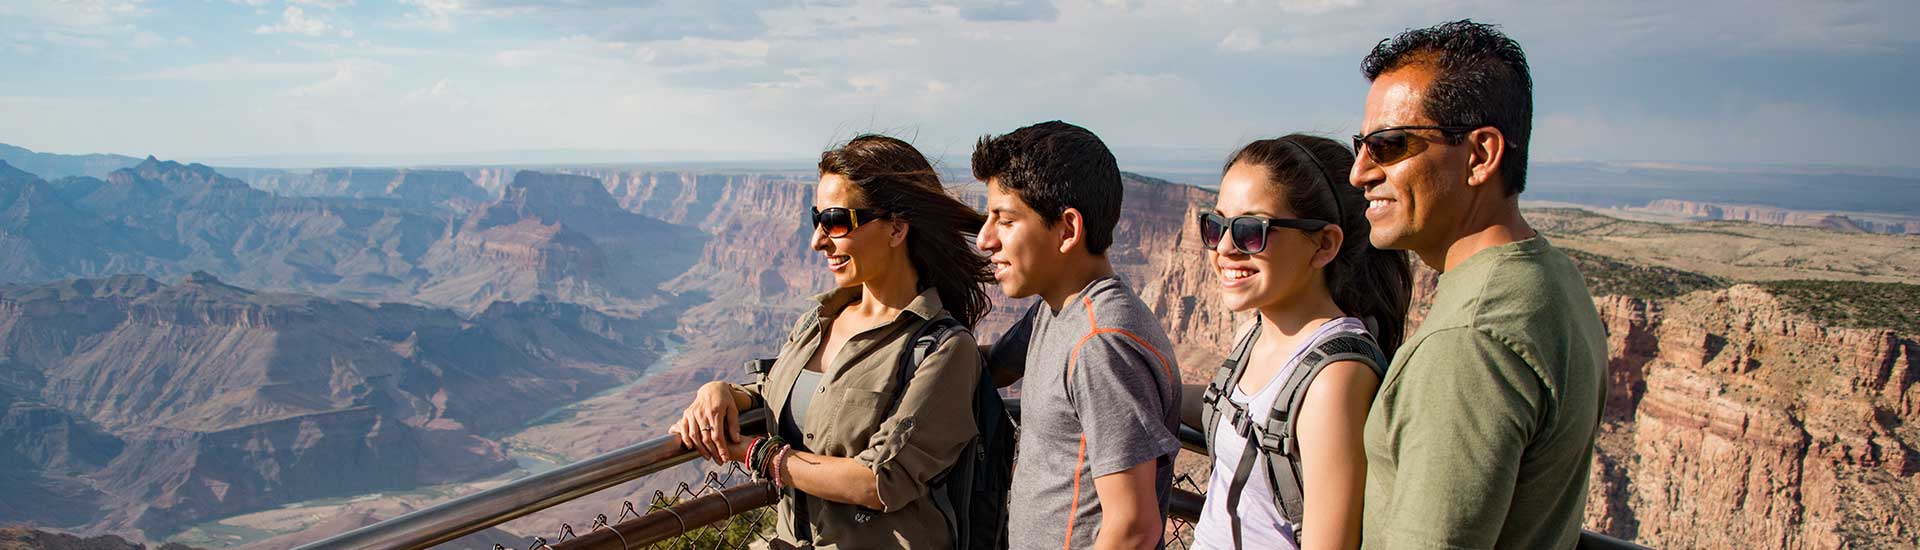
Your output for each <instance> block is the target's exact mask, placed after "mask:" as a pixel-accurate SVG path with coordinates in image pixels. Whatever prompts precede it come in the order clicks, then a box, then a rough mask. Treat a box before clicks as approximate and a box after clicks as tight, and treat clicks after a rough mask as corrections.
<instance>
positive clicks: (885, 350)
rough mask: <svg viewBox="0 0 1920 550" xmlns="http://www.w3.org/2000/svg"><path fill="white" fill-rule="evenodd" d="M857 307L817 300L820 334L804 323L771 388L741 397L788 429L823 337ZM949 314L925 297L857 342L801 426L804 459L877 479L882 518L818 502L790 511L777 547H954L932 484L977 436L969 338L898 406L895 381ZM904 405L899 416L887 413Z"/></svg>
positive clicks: (976, 364)
mask: <svg viewBox="0 0 1920 550" xmlns="http://www.w3.org/2000/svg"><path fill="white" fill-rule="evenodd" d="M859 297H860V289H859V288H843V289H839V290H835V291H833V292H828V293H825V294H821V295H819V296H815V297H814V300H815V301H816V302H817V303H818V304H819V306H818V309H817V310H816V312H817V314H818V315H819V319H820V322H819V325H817V326H815V328H814V330H812V331H802V330H801V329H802V328H803V325H804V324H805V323H804V319H803V321H802V322H801V323H796V326H795V327H794V329H795V332H794V333H793V334H792V335H791V336H790V337H789V338H788V341H787V343H786V344H785V345H784V346H782V347H781V349H780V357H779V359H777V360H776V361H775V363H774V365H773V369H772V370H771V371H769V372H768V374H767V378H766V379H765V380H764V381H762V382H760V383H755V384H748V385H745V386H740V389H742V390H745V391H746V392H747V393H748V394H749V395H751V396H753V398H754V400H756V401H759V402H763V403H766V404H767V409H768V411H769V412H771V413H772V420H771V421H770V422H769V425H770V426H779V425H780V420H781V415H782V414H785V409H786V407H785V405H786V403H787V400H788V399H789V398H790V397H791V396H790V393H791V391H792V389H793V385H794V380H795V379H796V378H798V377H799V376H800V370H801V369H803V368H805V367H806V364H807V362H808V361H809V360H811V359H812V358H813V356H814V354H815V353H816V352H817V351H818V350H819V348H820V345H821V340H822V336H823V335H824V333H823V331H822V329H821V328H820V327H822V326H826V324H828V323H832V322H833V318H834V317H836V316H838V315H840V313H841V312H842V311H843V310H845V309H846V308H847V306H848V305H850V304H852V303H853V302H854V301H855V300H856V299H858V298H859ZM942 309H943V308H942V305H941V303H940V295H939V293H937V292H936V291H934V290H933V289H927V290H925V291H922V292H921V293H920V295H919V296H918V297H916V298H914V300H913V302H912V303H910V304H908V306H907V308H906V309H905V310H903V311H901V312H900V314H899V315H898V316H896V317H895V318H894V319H893V321H891V322H889V323H886V324H884V325H881V326H879V327H874V328H871V329H868V330H865V331H862V332H860V333H858V334H855V335H853V336H852V337H851V338H850V339H848V340H847V343H846V344H844V347H842V348H841V349H840V351H839V353H838V354H836V355H835V356H834V360H833V363H832V364H829V365H826V366H825V367H824V368H825V371H826V372H824V373H823V375H822V380H821V382H820V385H819V386H818V388H816V389H815V392H817V393H816V394H815V395H814V396H813V401H812V405H811V406H810V407H808V410H807V413H806V414H805V415H804V416H806V418H802V419H798V420H799V422H797V424H799V426H800V428H801V429H802V430H804V432H805V433H804V435H802V436H801V438H802V440H803V441H802V442H801V443H802V446H803V447H805V448H806V449H808V450H810V451H812V452H814V453H818V454H822V455H826V456H835V457H844V458H851V459H854V460H856V461H858V462H859V463H860V464H861V465H862V466H866V467H867V468H868V469H870V470H873V475H874V483H875V484H876V485H877V486H878V488H879V490H880V502H881V503H882V504H884V505H885V509H883V510H863V509H862V508H861V507H859V506H855V505H852V504H841V503H836V502H829V501H827V500H826V499H822V498H818V497H810V498H805V499H801V500H795V499H793V498H787V499H783V500H781V501H780V504H779V506H778V507H777V512H778V514H777V515H778V519H777V521H776V522H775V526H774V528H775V535H776V536H775V540H774V541H773V543H772V544H771V545H770V547H772V548H816V549H822V550H825V549H832V548H916V549H921V548H931V549H940V548H951V547H953V544H954V541H953V537H952V535H951V534H950V532H949V531H948V525H947V519H946V516H945V515H943V514H942V512H941V511H940V509H939V506H938V505H937V504H935V503H934V502H933V500H932V499H930V498H928V491H929V484H930V483H931V482H932V480H933V478H934V477H936V476H938V475H940V474H941V473H942V472H944V471H946V469H947V468H948V467H950V466H952V465H953V464H954V462H956V461H958V460H959V459H960V453H961V452H962V451H964V450H965V449H966V444H967V442H969V441H971V440H972V439H973V437H974V435H975V432H976V430H975V429H974V425H973V389H974V385H975V383H976V382H977V381H978V380H979V379H980V368H981V366H980V352H979V350H978V348H976V347H975V344H974V341H973V335H972V333H970V332H966V331H961V332H956V333H954V334H953V335H952V336H950V337H948V338H947V339H946V341H945V342H944V343H943V344H942V345H940V346H939V347H938V348H935V349H933V350H931V351H930V352H929V353H928V354H927V357H926V359H925V360H924V361H922V362H921V363H920V364H919V365H918V366H917V368H916V369H915V370H914V371H913V373H912V377H913V379H912V383H911V384H910V385H909V386H908V388H907V392H906V394H905V395H899V394H898V391H899V389H900V382H901V381H900V380H897V378H898V371H899V365H900V357H901V353H902V352H903V351H905V350H906V349H907V348H908V347H909V346H911V345H913V342H912V340H913V334H914V332H915V331H917V330H919V328H920V326H921V325H923V324H925V323H927V322H929V321H931V320H932V319H934V318H935V317H938V316H939V315H940V314H941V312H942ZM895 402H898V403H899V405H898V406H897V407H890V405H891V404H892V403H895ZM889 410H891V411H892V412H891V413H889V412H888V411H889ZM791 492H792V491H791V490H789V493H791ZM798 502H804V503H805V506H806V507H807V510H806V519H807V524H808V525H807V526H806V529H805V530H806V531H811V535H812V536H811V540H810V541H809V540H802V538H801V537H799V536H798V535H797V534H796V532H795V531H796V529H795V528H796V527H797V526H796V525H795V522H796V521H798V517H797V515H796V514H795V506H796V503H798Z"/></svg>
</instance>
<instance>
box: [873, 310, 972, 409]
mask: <svg viewBox="0 0 1920 550" xmlns="http://www.w3.org/2000/svg"><path fill="white" fill-rule="evenodd" d="M963 330H967V327H966V325H962V324H960V320H959V319H954V318H953V316H951V315H947V314H945V313H941V314H940V316H939V317H934V318H933V319H929V320H928V321H927V322H925V323H921V324H920V328H919V329H917V330H915V331H914V333H913V344H912V345H909V346H907V349H905V350H901V352H900V363H899V366H898V369H899V370H898V371H897V372H895V373H894V374H893V378H894V380H895V382H894V388H895V389H894V391H893V400H892V401H891V402H889V403H888V404H887V413H886V414H883V415H880V418H881V419H882V420H885V419H886V418H887V417H890V416H893V413H894V411H897V410H899V409H900V402H901V401H902V400H905V399H906V398H907V386H908V385H910V384H912V383H913V374H914V371H915V370H919V368H920V363H921V362H924V361H926V360H927V356H928V355H932V354H933V350H936V349H940V345H941V344H945V343H946V342H947V338H948V337H950V336H953V334H954V333H955V332H959V331H963Z"/></svg>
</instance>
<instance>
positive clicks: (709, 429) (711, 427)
mask: <svg viewBox="0 0 1920 550" xmlns="http://www.w3.org/2000/svg"><path fill="white" fill-rule="evenodd" d="M700 431H703V432H711V431H713V426H707V427H705V428H700Z"/></svg>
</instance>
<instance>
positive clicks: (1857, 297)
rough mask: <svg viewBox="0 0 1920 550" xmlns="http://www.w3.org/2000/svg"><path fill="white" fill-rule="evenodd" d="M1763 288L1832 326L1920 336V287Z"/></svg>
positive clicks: (1785, 284) (1797, 283) (1817, 284)
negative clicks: (1918, 334)
mask: <svg viewBox="0 0 1920 550" xmlns="http://www.w3.org/2000/svg"><path fill="white" fill-rule="evenodd" d="M1759 285H1760V286H1761V287H1763V288H1765V289H1767V292H1770V293H1773V295H1774V296H1778V297H1779V298H1780V303H1781V304H1783V305H1785V306H1786V307H1787V309H1790V310H1793V311H1794V312H1796V313H1800V314H1804V315H1806V316H1808V317H1812V318H1813V319H1814V320H1817V321H1820V322H1822V323H1826V324H1828V325H1830V326H1834V327H1845V328H1867V329H1888V330H1894V331H1898V332H1901V333H1905V334H1908V335H1912V334H1915V333H1920V285H1909V284H1901V283H1867V282H1859V281H1807V280H1794V281H1767V282H1763V283H1759Z"/></svg>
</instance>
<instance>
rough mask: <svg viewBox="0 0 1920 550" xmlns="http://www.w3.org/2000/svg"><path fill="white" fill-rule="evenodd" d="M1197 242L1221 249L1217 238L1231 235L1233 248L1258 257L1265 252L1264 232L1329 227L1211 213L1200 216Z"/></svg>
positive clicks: (1323, 223)
mask: <svg viewBox="0 0 1920 550" xmlns="http://www.w3.org/2000/svg"><path fill="white" fill-rule="evenodd" d="M1199 217H1200V243H1201V244H1205V245H1207V250H1215V249H1218V248H1220V238H1221V237H1223V236H1226V235H1227V234H1228V233H1232V234H1233V248H1235V249H1237V250H1239V251H1241V252H1244V253H1247V254H1259V253H1260V251H1263V250H1266V249H1267V232H1268V231H1272V230H1273V229H1274V228H1276V227H1285V228H1287V229H1298V230H1301V231H1306V232H1308V233H1312V232H1314V231H1319V230H1321V229H1325V228H1326V227H1327V226H1328V225H1332V224H1331V223H1328V222H1326V221H1323V220H1305V219H1299V218H1267V217H1262V216H1234V217H1231V218H1229V217H1226V216H1222V215H1219V214H1215V213H1212V212H1207V213H1204V214H1200V216H1199Z"/></svg>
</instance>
